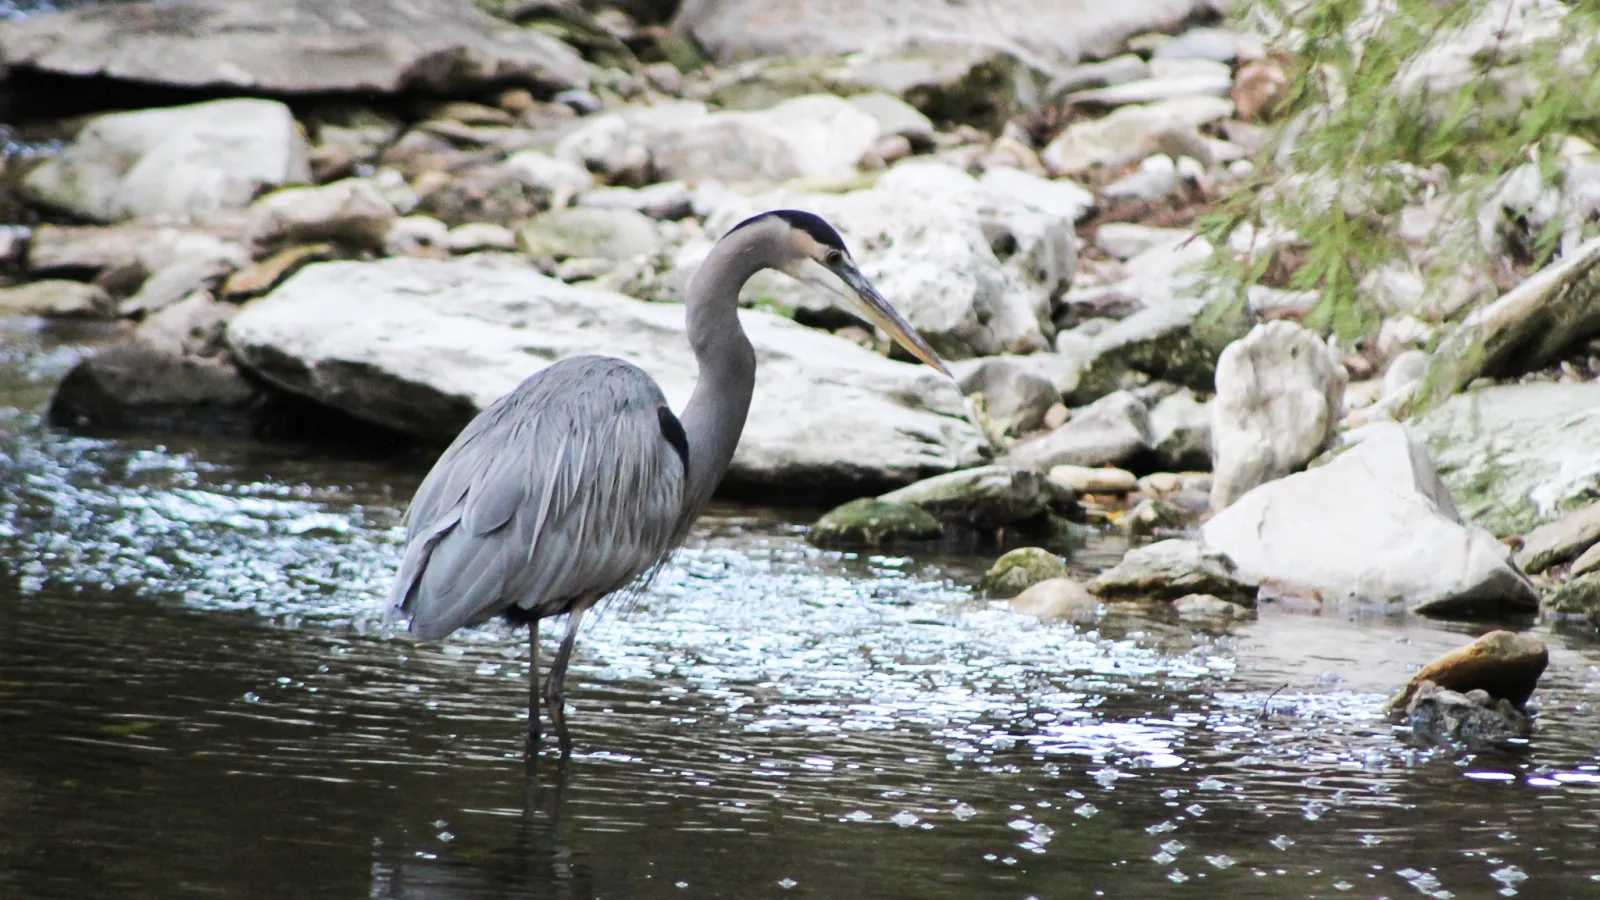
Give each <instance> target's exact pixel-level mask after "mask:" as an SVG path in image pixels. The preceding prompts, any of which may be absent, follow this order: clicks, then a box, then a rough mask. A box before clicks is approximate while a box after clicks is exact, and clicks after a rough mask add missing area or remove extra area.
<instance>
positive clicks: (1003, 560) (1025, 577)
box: [978, 547, 1067, 597]
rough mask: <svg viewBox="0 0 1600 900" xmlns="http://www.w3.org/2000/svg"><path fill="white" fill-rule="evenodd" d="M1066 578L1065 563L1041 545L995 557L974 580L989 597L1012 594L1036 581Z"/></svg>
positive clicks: (1010, 595) (1021, 590)
mask: <svg viewBox="0 0 1600 900" xmlns="http://www.w3.org/2000/svg"><path fill="white" fill-rule="evenodd" d="M1066 577H1067V564H1066V563H1064V562H1062V561H1061V557H1059V556H1056V555H1055V554H1054V553H1051V552H1050V551H1049V550H1045V549H1043V548H1041V547H1019V548H1018V549H1016V550H1012V551H1011V552H1010V553H1007V554H1005V555H1004V556H1002V557H1000V558H999V559H997V560H995V563H994V565H992V566H990V567H989V571H987V572H985V573H984V574H983V580H982V581H980V582H978V590H981V591H983V592H984V593H986V594H988V595H990V596H991V597H1015V596H1017V595H1018V594H1020V593H1022V592H1023V591H1025V590H1027V589H1028V588H1030V587H1033V586H1035V585H1037V584H1039V583H1040V582H1043V581H1049V580H1051V579H1056V578H1066Z"/></svg>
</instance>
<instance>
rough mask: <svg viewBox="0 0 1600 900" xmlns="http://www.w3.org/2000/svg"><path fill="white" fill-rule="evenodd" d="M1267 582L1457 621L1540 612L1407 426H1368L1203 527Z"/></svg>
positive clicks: (1212, 542)
mask: <svg viewBox="0 0 1600 900" xmlns="http://www.w3.org/2000/svg"><path fill="white" fill-rule="evenodd" d="M1200 534H1201V538H1202V540H1204V541H1205V542H1206V544H1207V545H1209V546H1211V547H1215V548H1217V549H1218V550H1221V551H1223V552H1225V553H1226V554H1228V556H1230V557H1232V558H1233V560H1234V561H1235V562H1237V563H1238V565H1239V568H1240V570H1241V571H1242V572H1244V573H1246V574H1247V575H1248V576H1249V577H1251V578H1254V579H1256V580H1258V581H1261V582H1263V583H1267V582H1270V583H1272V584H1274V585H1275V586H1277V587H1278V588H1280V589H1282V590H1284V591H1286V592H1288V593H1291V594H1299V595H1303V596H1308V597H1317V598H1320V599H1322V600H1324V601H1346V600H1355V601H1377V602H1395V603H1400V604H1402V605H1403V606H1404V607H1405V608H1406V609H1408V610H1411V611H1413V612H1418V613H1424V614H1427V615H1436V616H1447V617H1481V616H1503V615H1509V614H1516V613H1527V612H1532V611H1534V610H1536V609H1537V608H1538V603H1539V595H1538V591H1537V590H1535V589H1534V587H1533V585H1532V584H1531V583H1529V581H1528V579H1527V578H1526V577H1525V576H1524V575H1523V574H1522V573H1521V572H1519V571H1517V568H1516V566H1515V565H1513V564H1512V562H1511V560H1510V559H1509V555H1510V551H1509V550H1508V549H1507V548H1506V547H1505V546H1504V545H1502V544H1501V543H1500V542H1498V541H1496V540H1495V539H1494V536H1493V535H1491V534H1489V533H1488V532H1487V531H1484V530H1483V529H1482V528H1479V527H1478V526H1476V525H1473V524H1470V523H1469V522H1466V521H1463V519H1462V518H1461V516H1460V514H1459V513H1457V511H1456V508H1455V505H1454V504H1453V503H1452V502H1451V499H1450V491H1449V489H1448V488H1447V487H1445V486H1444V484H1443V483H1442V482H1441V481H1440V480H1439V477H1438V475H1437V474H1436V473H1435V472H1434V469H1433V465H1432V463H1430V462H1429V460H1428V454H1427V450H1426V449H1425V448H1424V447H1423V446H1422V445H1421V443H1420V442H1418V441H1416V440H1415V439H1414V438H1413V437H1412V436H1411V435H1410V433H1409V432H1407V430H1406V429H1405V427H1404V426H1402V425H1399V424H1396V423H1394V422H1381V423H1377V424H1374V425H1371V426H1368V427H1367V429H1366V433H1365V435H1364V436H1363V438H1362V440H1361V442H1360V443H1359V444H1357V445H1356V446H1354V447H1352V448H1351V449H1349V450H1346V451H1345V452H1344V453H1342V454H1340V455H1339V456H1338V457H1336V458H1335V459H1334V460H1333V461H1332V462H1329V463H1328V464H1326V465H1323V466H1319V467H1317V468H1314V469H1310V470H1308V471H1305V472H1300V473H1297V474H1294V475H1290V476H1288V477H1286V478H1282V479H1279V480H1277V481H1272V482H1268V483H1267V484H1264V485H1261V486H1260V487H1257V488H1255V489H1254V490H1251V491H1250V492H1249V493H1247V494H1245V495H1244V496H1242V497H1240V498H1239V499H1238V500H1236V501H1235V502H1234V503H1233V504H1232V505H1231V506H1229V507H1228V508H1227V509H1225V510H1223V511H1222V512H1220V513H1217V514H1216V515H1215V516H1214V517H1213V518H1212V519H1211V520H1210V521H1208V522H1207V523H1206V524H1205V525H1204V526H1203V527H1202V528H1201V532H1200Z"/></svg>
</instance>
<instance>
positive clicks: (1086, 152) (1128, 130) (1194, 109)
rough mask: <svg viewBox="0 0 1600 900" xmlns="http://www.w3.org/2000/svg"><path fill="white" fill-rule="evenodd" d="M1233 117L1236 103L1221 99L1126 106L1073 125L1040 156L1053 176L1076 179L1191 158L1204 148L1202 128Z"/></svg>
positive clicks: (1196, 98)
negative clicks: (1154, 159) (1163, 157)
mask: <svg viewBox="0 0 1600 900" xmlns="http://www.w3.org/2000/svg"><path fill="white" fill-rule="evenodd" d="M1232 113H1233V104H1232V103H1230V102H1228V101H1227V100H1223V99H1221V98H1217V97H1186V98H1183V99H1179V100H1167V101H1165V102H1162V103H1151V104H1142V105H1138V106H1123V107H1120V108H1118V109H1117V110H1116V111H1115V112H1113V113H1111V114H1110V115H1108V116H1106V117H1104V118H1100V119H1090V120H1088V121H1084V122H1079V123H1077V124H1074V125H1069V126H1068V127H1067V129H1066V130H1065V131H1063V132H1061V134H1060V135H1058V136H1057V137H1056V138H1055V140H1052V141H1051V142H1050V143H1049V145H1048V146H1046V147H1045V148H1044V150H1043V151H1042V152H1041V153H1040V154H1039V157H1040V159H1042V160H1043V161H1044V164H1045V165H1046V166H1048V167H1049V168H1050V170H1051V171H1052V172H1056V173H1060V174H1064V175H1077V174H1080V173H1083V172H1087V171H1089V170H1090V169H1093V168H1096V167H1107V168H1112V167H1116V166H1123V165H1127V164H1129V163H1132V162H1137V161H1138V160H1141V159H1144V158H1146V157H1148V156H1152V155H1154V154H1157V153H1169V154H1174V155H1193V153H1192V152H1191V151H1192V150H1194V149H1195V148H1196V147H1198V146H1200V133H1199V128H1200V127H1201V126H1202V125H1209V124H1211V123H1213V122H1216V121H1217V120H1219V119H1226V118H1227V117H1228V116H1229V115H1231V114H1232ZM1199 152H1204V151H1199Z"/></svg>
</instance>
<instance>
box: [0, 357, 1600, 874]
mask: <svg viewBox="0 0 1600 900" xmlns="http://www.w3.org/2000/svg"><path fill="white" fill-rule="evenodd" d="M30 342H31V343H30ZM75 346H76V345H75V344H73V343H72V342H70V341H69V342H67V343H66V344H64V345H62V344H56V343H54V342H53V339H52V338H50V337H49V336H48V335H45V336H41V335H38V334H34V335H31V336H28V335H23V336H20V337H19V336H12V337H11V338H10V340H9V343H8V345H7V347H6V348H5V351H4V352H0V391H4V392H5V394H6V396H8V397H9V398H11V399H10V401H9V402H10V404H11V405H12V406H13V407H15V408H16V409H17V410H19V411H18V412H15V413H13V414H11V415H9V416H6V417H4V418H3V419H0V464H3V465H4V467H5V472H6V474H5V477H4V478H3V479H0V509H3V510H4V515H3V516H0V559H3V564H0V573H3V574H0V896H25V897H53V896H79V895H82V894H83V893H84V892H85V891H86V890H87V889H88V888H87V886H88V885H91V884H92V885H94V890H95V891H103V892H106V893H111V892H120V893H126V894H130V895H137V896H154V895H162V896H164V895H169V894H172V893H175V892H183V893H191V892H194V893H198V892H208V893H221V894H226V895H228V896H243V897H251V896H262V897H282V896H286V895H291V896H297V897H301V896H303V897H321V896H327V897H348V896H354V895H359V894H366V895H368V896H372V897H402V896H403V897H452V898H453V897H523V896H527V897H551V896H556V897H559V896H568V895H571V896H630V897H631V896H657V895H672V896H739V897H746V896H769V895H787V894H795V895H806V894H809V895H812V896H873V897H898V896H905V897H980V896H996V897H1024V896H1029V895H1035V896H1040V897H1046V896H1050V897H1055V896H1067V897H1076V896H1108V897H1148V896H1167V895H1186V894H1187V895H1193V896H1218V895H1222V894H1224V893H1227V894H1233V895H1238V896H1246V897H1249V896H1267V897H1305V896H1333V895H1338V894H1341V893H1344V892H1350V893H1352V894H1355V895H1360V896H1380V895H1386V896H1397V895H1401V894H1418V893H1420V894H1423V895H1428V896H1456V897H1464V896H1485V895H1489V894H1491V893H1493V894H1495V895H1506V896H1512V895H1516V894H1522V895H1526V896H1550V897H1555V896H1582V895H1584V894H1586V893H1589V892H1593V891H1595V890H1600V887H1597V883H1600V882H1597V880H1596V879H1600V850H1597V835H1596V825H1595V824H1594V821H1593V816H1592V807H1593V803H1594V801H1595V800H1596V799H1597V795H1600V788H1597V782H1600V753H1597V750H1596V747H1597V746H1600V725H1597V724H1596V721H1595V717H1594V714H1593V703H1594V699H1595V696H1596V694H1597V693H1600V652H1597V650H1596V647H1595V645H1594V644H1593V643H1592V641H1591V640H1590V639H1588V638H1585V637H1582V636H1576V635H1548V636H1547V637H1548V639H1549V640H1550V641H1551V642H1552V651H1553V663H1552V669H1551V672H1550V674H1549V675H1548V676H1547V677H1546V680H1545V682H1544V683H1543V684H1542V685H1541V689H1540V691H1539V693H1538V695H1536V698H1537V701H1538V703H1539V704H1540V706H1541V714H1540V726H1539V730H1538V732H1537V733H1536V734H1535V736H1534V738H1533V739H1532V740H1530V741H1528V742H1525V743H1523V744H1521V745H1512V746H1509V747H1504V748H1497V749H1494V750H1491V751H1484V752H1479V753H1475V754H1464V753H1459V752H1456V751H1451V750H1448V749H1440V748H1429V747H1423V746H1418V745H1413V744H1411V743H1410V742H1408V741H1407V740H1405V738H1404V736H1403V735H1397V734H1396V733H1395V732H1394V731H1393V730H1392V729H1391V727H1390V726H1389V725H1388V724H1387V722H1385V721H1384V720H1382V719H1381V718H1380V717H1379V716H1378V715H1377V712H1376V710H1377V708H1378V706H1379V704H1380V703H1381V701H1382V699H1383V697H1384V696H1385V695H1386V693H1387V692H1388V691H1389V690H1391V689H1392V688H1393V687H1394V686H1395V685H1396V684H1398V683H1399V682H1400V681H1401V680H1403V679H1404V678H1405V677H1406V675H1407V674H1409V672H1410V671H1411V670H1412V669H1413V668H1414V667H1415V666H1416V665H1417V664H1419V663H1421V662H1423V661H1425V660H1426V659H1428V658H1430V657H1432V656H1434V655H1436V654H1437V653H1438V652H1440V651H1442V650H1444V649H1448V648H1450V647H1452V646H1455V645H1457V644H1458V643H1459V642H1460V641H1461V640H1462V639H1463V637H1464V633H1463V632H1461V631H1458V630H1455V629H1453V628H1451V627H1448V626H1441V625H1439V624H1436V623H1428V622H1421V621H1415V620H1405V619H1393V618H1384V617H1362V616H1353V617H1336V616H1326V617H1317V616H1311V615H1306V614H1289V613H1282V612H1273V611H1265V612H1263V614H1262V616H1261V618H1260V619H1259V620H1258V621H1254V622H1244V623H1233V624H1230V625H1227V626H1224V627H1219V628H1216V629H1213V630H1212V631H1210V632H1207V631H1204V630H1193V629H1191V628H1189V627H1187V626H1183V625H1180V624H1178V623H1176V622H1174V621H1170V620H1167V619H1165V618H1163V617H1161V616H1160V615H1157V614H1154V613H1148V612H1137V611H1135V612H1129V613H1119V614H1115V615H1112V616H1108V617H1107V618H1106V619H1104V620H1102V621H1101V622H1100V623H1098V625H1097V626H1095V627H1094V628H1079V627H1072V626H1067V625H1055V624H1041V623H1037V622H1032V621H1029V620H1025V619H1021V618H1018V617H1016V616H1014V615H1012V614H1011V613H1010V612H1009V611H1007V610H1006V609H1005V608H1004V607H1003V606H1002V605H997V604H990V603H987V602H985V601H982V600H978V599H975V598H973V597H972V596H971V594H970V593H969V591H968V590H967V588H966V586H965V585H966V584H969V583H970V582H971V580H972V579H973V577H974V573H975V572H976V571H977V570H978V569H979V568H980V567H981V562H982V561H981V560H978V559H968V558H962V557H937V558H935V557H928V556H913V557H890V556H859V557H858V556H852V555H847V554H836V553H822V552H819V551H816V550H813V549H811V548H809V547H807V546H806V545H805V544H804V543H803V542H802V541H801V540H800V539H799V536H798V529H797V528H796V526H795V525H794V524H793V521H792V520H791V519H790V518H788V517H786V516H785V515H783V514H781V513H772V512H769V511H759V510H751V509H748V508H721V509H718V510H716V511H715V513H714V515H713V516H712V517H711V518H710V519H708V521H707V522H705V523H704V524H703V527H702V528H701V529H700V530H699V531H698V532H697V533H696V536H695V539H694V541H693V542H692V544H691V546H690V547H689V548H688V549H687V551H686V552H685V553H684V554H683V555H682V557H681V558H680V559H679V560H678V561H677V562H676V563H675V564H674V565H673V566H672V567H671V568H670V569H669V570H668V571H667V572H666V573H664V575H663V577H662V578H660V579H659V580H658V582H657V583H656V585H655V586H654V588H653V589H652V590H651V592H650V593H649V594H647V595H646V596H644V597H643V598H641V600H640V601H639V602H638V603H637V604H636V605H635V606H634V607H633V608H632V609H630V610H627V611H626V612H625V614H624V613H623V612H621V611H616V610H613V611H610V612H609V613H608V614H607V615H604V616H601V617H599V618H598V619H597V621H596V622H595V623H594V624H593V627H591V628H589V629H588V630H587V631H586V634H585V637H584V640H583V641H582V642H580V645H579V656H578V658H577V659H576V661H575V663H574V671H573V680H572V691H571V698H570V699H571V702H573V703H574V704H575V709H574V711H573V713H572V716H571V720H572V727H573V732H574V738H575V740H576V742H577V747H576V750H575V754H574V758H573V760H572V762H571V764H570V765H571V768H570V770H569V772H568V778H567V779H566V780H564V781H563V780H560V779H557V778H556V777H554V776H555V772H554V771H553V769H552V767H553V765H554V759H553V758H548V759H546V760H544V761H543V762H544V763H545V764H547V765H545V767H544V768H542V769H541V772H542V773H544V774H542V776H541V782H540V784H539V785H538V786H537V789H536V790H534V791H532V792H531V793H530V791H529V790H528V785H527V782H526V781H525V778H524V774H525V773H524V769H523V764H522V757H521V754H522V737H521V736H522V728H523V722H522V717H523V715H524V712H523V709H524V707H523V703H524V701H525V690H526V688H525V684H526V682H525V678H526V653H525V650H524V648H523V647H522V642H521V640H520V638H519V636H518V635H517V634H515V633H512V632H510V631H507V630H504V629H501V628H497V627H489V628H484V629H478V630H475V631H472V632H469V633H466V634H463V635H462V636H461V637H460V639H457V640H452V641H451V642H450V643H448V644H444V645H428V646H417V645H412V644H410V643H409V642H407V641H405V640H404V639H403V638H399V637H396V636H392V635H386V634H384V633H383V632H382V631H381V629H379V628H378V627H377V626H376V621H377V612H378V609H377V607H378V602H379V598H381V596H382V594H383V589H384V588H386V586H387V578H388V577H389V573H390V572H391V571H392V567H393V565H394V562H395V559H396V555H397V547H398V539H399V535H398V531H397V514H398V510H399V507H400V504H401V503H402V502H403V500H404V498H405V497H406V496H408V495H409V493H410V490H411V488H412V487H413V486H414V484H415V482H416V479H417V478H419V477H420V476H421V474H422V472H423V471H425V469H426V465H427V460H425V459H414V458H410V457H406V456H404V455H397V456H395V457H394V458H392V459H384V460H376V461H374V460H370V459H359V458H354V459H341V458H337V457H333V456H330V455H328V454H327V453H326V452H325V451H319V450H313V449H310V448H305V447H297V446H293V445H266V444H255V443H251V444H242V443H228V442H207V441H193V440H187V439H177V438H170V439H159V440H152V439H145V440H130V439H112V438H106V439H91V438H83V437H68V436H63V435H60V434H56V433H52V432H49V431H47V430H44V429H42V428H41V427H40V426H39V425H38V423H37V419H36V416H35V414H34V413H35V411H36V410H37V409H38V408H39V407H40V405H42V403H43V399H44V397H45V396H46V394H47V392H48V386H49V383H50V381H51V378H52V377H53V376H54V375H57V374H59V371H60V370H61V369H62V368H64V367H65V366H66V365H67V364H69V363H70V361H71V359H72V358H74V355H75V353H76V352H77V351H76V350H75V349H74V347H75ZM174 888H177V889H178V890H177V891H175V890H174ZM1097 892H1098V893H1097ZM1507 892H1510V893H1507Z"/></svg>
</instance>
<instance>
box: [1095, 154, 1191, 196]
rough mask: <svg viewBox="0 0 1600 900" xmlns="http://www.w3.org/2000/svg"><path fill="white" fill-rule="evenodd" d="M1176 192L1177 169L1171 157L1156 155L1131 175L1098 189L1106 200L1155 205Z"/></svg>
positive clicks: (1140, 165)
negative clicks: (1131, 201) (1141, 202)
mask: <svg viewBox="0 0 1600 900" xmlns="http://www.w3.org/2000/svg"><path fill="white" fill-rule="evenodd" d="M1177 192H1178V168H1177V166H1176V165H1175V164H1174V163H1173V162H1172V157H1170V156H1167V155H1166V154H1165V153H1157V154H1156V155H1154V156H1151V157H1149V158H1148V159H1146V160H1145V161H1144V162H1142V163H1140V164H1139V168H1138V169H1136V170H1134V171H1133V172H1132V173H1131V174H1129V175H1127V176H1125V177H1123V178H1119V179H1117V180H1116V181H1113V182H1111V183H1110V184H1108V185H1106V186H1105V187H1103V188H1101V189H1100V196H1101V197H1102V198H1104V199H1106V200H1143V201H1145V202H1146V203H1155V202H1157V201H1160V200H1165V199H1167V198H1168V197H1171V196H1172V195H1173V194H1176V193H1177Z"/></svg>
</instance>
